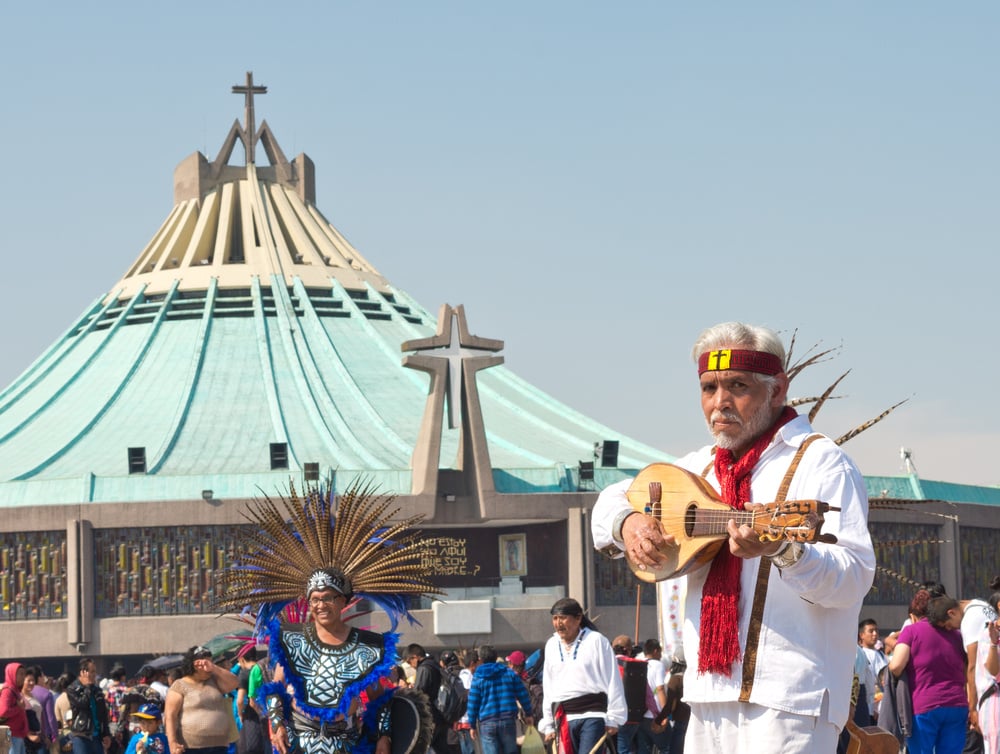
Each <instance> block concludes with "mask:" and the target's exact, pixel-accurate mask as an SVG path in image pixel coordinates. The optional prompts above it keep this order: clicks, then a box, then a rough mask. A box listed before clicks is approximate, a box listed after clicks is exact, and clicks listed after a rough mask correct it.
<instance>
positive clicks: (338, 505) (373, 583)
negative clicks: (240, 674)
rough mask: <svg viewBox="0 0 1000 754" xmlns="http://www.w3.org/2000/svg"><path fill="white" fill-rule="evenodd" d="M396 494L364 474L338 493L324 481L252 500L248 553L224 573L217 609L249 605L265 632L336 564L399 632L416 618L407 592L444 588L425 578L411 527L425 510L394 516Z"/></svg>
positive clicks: (433, 591)
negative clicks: (302, 490)
mask: <svg viewBox="0 0 1000 754" xmlns="http://www.w3.org/2000/svg"><path fill="white" fill-rule="evenodd" d="M394 499H395V497H394V496H392V495H387V494H382V493H379V492H377V490H376V489H375V488H374V487H373V486H372V484H371V483H370V482H366V481H365V480H363V479H360V478H359V479H356V480H355V481H354V482H352V483H351V485H350V487H349V488H348V490H347V491H346V492H345V493H344V494H343V495H341V496H340V497H336V496H335V495H334V494H333V491H332V490H331V489H324V488H322V487H317V488H309V489H307V490H306V491H305V493H304V494H303V495H302V496H301V497H300V496H299V495H298V494H297V493H296V491H295V488H294V486H293V487H291V489H290V492H289V496H288V497H287V498H286V497H285V496H283V495H282V496H279V497H278V499H277V500H274V499H272V498H270V497H267V496H266V495H265V496H264V498H263V499H260V500H256V501H254V502H252V503H251V504H250V508H249V511H248V512H247V513H245V514H244V515H245V517H246V518H247V520H248V521H250V522H251V523H252V524H255V525H256V527H257V528H256V530H254V531H252V532H251V533H250V534H249V535H248V540H249V547H248V548H247V552H246V553H245V554H244V555H241V556H239V557H238V558H237V559H236V563H235V564H234V565H233V566H231V567H230V568H228V569H227V571H226V576H225V590H224V594H223V596H222V597H221V599H220V600H219V607H220V608H221V609H223V610H233V611H239V610H242V609H243V608H245V607H248V606H249V607H250V608H251V609H252V610H255V612H256V624H257V633H258V634H259V635H262V634H263V633H264V630H263V629H264V628H265V627H266V626H267V625H268V624H269V623H270V622H271V621H272V620H273V619H274V618H276V617H277V616H278V614H279V613H280V612H281V611H282V610H283V609H285V608H286V606H289V607H291V606H294V605H296V604H299V603H300V601H302V600H303V599H304V597H305V596H306V595H307V590H308V589H309V583H310V581H311V580H314V578H315V577H316V576H317V574H318V572H320V571H329V570H331V569H332V570H333V571H335V572H339V573H340V574H342V576H343V577H344V582H343V584H342V587H343V586H346V588H347V591H349V592H351V593H352V594H353V595H355V596H357V597H358V598H361V599H368V600H371V601H372V602H373V603H375V604H376V605H378V606H379V607H380V608H382V609H383V610H385V612H386V613H387V614H388V615H389V619H390V620H391V621H392V630H393V631H395V629H396V627H397V625H398V624H399V619H400V618H403V617H405V618H406V619H407V620H408V621H409V622H410V623H411V624H413V623H416V620H415V619H414V617H413V616H412V615H411V614H410V611H409V610H408V609H407V607H406V596H407V595H431V594H441V591H440V590H439V589H438V588H437V587H435V586H434V585H433V584H431V583H430V582H429V581H428V580H427V575H428V572H427V569H426V568H425V567H424V566H422V565H421V563H420V557H419V553H418V552H417V549H416V537H417V533H416V532H413V531H408V530H409V529H410V528H411V527H412V526H413V525H414V524H416V523H418V522H419V521H421V520H422V516H413V517H410V518H407V519H402V520H399V521H395V522H393V521H392V520H391V519H392V518H393V516H395V515H396V514H397V513H398V512H399V509H398V508H395V509H393V510H391V511H390V510H389V506H390V505H391V504H392V502H393V500H394ZM339 591H343V588H341V589H339ZM347 596H348V597H350V596H351V595H350V594H348V595H347Z"/></svg>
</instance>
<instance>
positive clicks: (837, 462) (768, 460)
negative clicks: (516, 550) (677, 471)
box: [592, 416, 875, 728]
mask: <svg viewBox="0 0 1000 754" xmlns="http://www.w3.org/2000/svg"><path fill="white" fill-rule="evenodd" d="M810 434H812V428H811V427H810V426H809V422H808V420H807V419H806V417H804V416H799V417H797V418H795V419H793V420H792V421H791V422H789V423H788V424H786V425H784V426H783V427H782V428H781V429H779V430H778V433H777V435H776V436H775V439H774V441H772V443H771V445H769V446H768V448H767V449H766V450H765V451H764V453H763V454H762V456H761V459H760V461H759V462H758V463H757V466H756V467H755V468H754V471H753V476H752V477H751V495H752V498H753V501H754V502H771V501H773V500H774V498H775V496H776V495H777V492H778V487H779V486H780V484H781V482H782V480H783V479H784V477H785V474H786V472H787V471H788V467H789V464H790V463H791V460H792V458H793V456H794V455H795V453H796V451H797V450H798V448H799V446H800V445H801V444H802V443H803V441H804V440H805V439H806V438H807V437H808V436H809V435H810ZM711 460H712V452H711V446H707V447H705V448H702V449H701V450H699V451H697V452H695V453H692V454H690V455H687V456H685V457H684V458H681V459H680V460H678V461H677V464H676V465H678V466H680V467H682V468H686V469H688V470H689V471H692V472H693V473H695V474H700V473H701V472H702V470H703V469H704V468H705V467H706V466H707V465H708V464H709V463H710V462H711ZM707 480H708V481H709V482H710V483H711V485H712V486H713V487H714V488H715V489H718V488H719V485H718V481H717V480H716V478H715V473H714V470H712V471H710V472H709V474H708V476H707ZM630 483H631V481H630V480H625V481H624V482H620V483H618V484H615V485H612V486H611V487H608V488H607V489H605V490H604V491H603V492H602V493H601V495H600V497H599V498H598V500H597V504H596V506H595V507H594V512H593V518H592V533H593V536H594V546H595V547H596V548H597V549H602V548H604V547H606V546H608V545H610V544H613V540H612V536H611V527H612V526H613V523H614V519H615V516H616V515H617V514H618V513H619V512H620V511H622V510H624V509H627V508H631V505H630V504H629V502H628V499H627V498H626V497H625V492H626V491H627V489H628V487H629V485H630ZM787 499H788V500H795V499H810V500H822V501H825V502H827V503H829V504H830V505H832V506H836V507H839V508H840V509H841V510H840V511H829V512H827V513H826V514H825V523H824V524H823V529H822V530H823V532H824V533H827V534H833V535H835V536H836V537H837V539H838V542H837V544H833V545H828V544H822V543H820V544H807V545H806V546H805V550H804V552H803V555H802V558H801V560H799V561H798V562H797V563H795V564H794V565H792V566H790V567H788V568H785V569H783V570H779V569H778V568H776V567H774V566H772V571H771V578H770V581H769V584H768V589H767V600H766V602H765V604H764V612H763V617H762V626H761V630H760V638H759V644H758V656H757V663H756V667H755V671H754V678H753V688H752V691H751V694H750V702H751V703H754V704H759V705H762V706H765V707H770V708H773V709H777V710H783V711H786V712H792V713H795V714H799V715H810V716H815V717H818V716H819V715H820V713H821V710H822V708H823V700H824V697H827V696H829V712H828V716H829V717H828V719H829V721H830V722H832V723H833V724H834V725H836V726H837V727H838V728H843V726H844V724H845V723H846V721H847V714H848V710H849V708H850V702H851V684H852V682H853V678H852V676H853V668H854V660H855V656H856V654H857V646H858V645H857V633H858V625H857V621H858V613H859V612H860V610H861V602H862V600H863V599H864V596H865V594H867V592H868V590H869V589H870V588H871V585H872V581H873V580H874V578H875V553H874V550H873V549H872V543H871V537H870V536H869V533H868V496H867V492H866V489H865V483H864V479H863V477H862V476H861V472H860V471H858V468H857V467H856V466H855V465H854V462H853V461H851V459H850V458H849V457H848V456H847V455H846V454H845V453H844V452H843V451H842V450H841V449H840V448H839V447H838V446H837V445H836V444H835V443H834V442H833V441H832V440H830V439H828V438H822V439H820V440H817V441H815V442H814V443H813V444H812V445H811V446H810V447H809V449H808V450H807V451H806V453H805V455H804V456H803V457H802V460H801V462H800V464H799V468H798V471H797V472H796V474H795V476H794V478H793V479H792V483H791V486H790V487H789V490H788V495H787ZM618 546H619V547H620V546H621V545H620V544H619V545H618ZM759 562H760V559H759V558H754V559H752V560H744V561H743V568H742V572H741V574H742V575H741V581H740V585H741V591H740V600H739V642H740V648H741V649H743V650H745V648H746V639H747V632H748V630H749V624H750V611H751V606H752V603H753V595H754V588H755V584H756V580H757V568H758V564H759ZM708 570H709V569H708V568H707V567H704V568H701V569H699V570H697V571H694V572H693V573H691V574H689V575H688V576H687V577H686V579H687V597H686V600H685V605H684V608H685V615H684V629H683V632H684V653H685V655H686V657H687V660H688V665H689V667H690V668H691V670H690V672H688V673H686V674H685V679H684V700H685V701H686V702H689V703H698V702H727V701H737V700H738V699H739V695H740V686H741V682H742V676H743V664H742V662H736V663H734V664H733V668H732V675H731V676H729V677H727V676H725V675H721V674H717V673H699V672H698V627H699V622H700V619H701V592H702V587H703V586H704V583H705V578H706V577H707V575H708ZM664 583H669V582H664ZM661 594H662V586H661Z"/></svg>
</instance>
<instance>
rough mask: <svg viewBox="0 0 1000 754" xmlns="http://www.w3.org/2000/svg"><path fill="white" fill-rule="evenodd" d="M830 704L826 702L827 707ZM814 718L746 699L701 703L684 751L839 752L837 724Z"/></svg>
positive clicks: (734, 753)
mask: <svg viewBox="0 0 1000 754" xmlns="http://www.w3.org/2000/svg"><path fill="white" fill-rule="evenodd" d="M825 707H826V705H824V708H825ZM826 718H827V715H826V714H825V709H824V714H822V715H820V716H819V717H812V716H810V715H796V714H794V713H792V712H783V711H781V710H776V709H771V708H769V707H762V706H761V705H759V704H747V703H744V702H698V703H694V704H692V705H691V722H690V723H688V729H687V734H686V735H685V737H684V750H685V751H690V752H698V754H835V752H836V751H837V738H838V737H839V735H840V733H839V731H838V730H837V726H835V725H834V724H833V723H831V722H829V720H827V719H826Z"/></svg>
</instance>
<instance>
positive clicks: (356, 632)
mask: <svg viewBox="0 0 1000 754" xmlns="http://www.w3.org/2000/svg"><path fill="white" fill-rule="evenodd" d="M268 631H269V633H270V635H271V637H270V641H269V645H270V647H271V651H272V653H273V654H274V659H275V662H276V664H278V665H280V666H281V668H282V669H283V670H284V673H285V684H284V685H282V684H280V683H273V682H272V683H269V684H265V685H264V687H263V688H262V690H261V702H262V703H265V704H266V705H267V708H268V710H269V716H270V717H271V718H272V719H274V718H276V717H280V718H281V719H282V722H284V723H285V724H286V725H287V726H289V730H290V731H292V732H293V733H294V739H295V741H296V744H297V747H298V749H299V750H300V751H302V752H303V753H304V754H336V753H337V752H347V751H350V752H357V751H368V750H370V749H371V748H372V747H373V745H374V740H375V739H376V738H378V736H379V735H382V734H385V735H388V734H390V732H391V719H390V714H389V705H387V704H386V702H387V701H388V700H389V699H390V698H391V696H392V695H391V693H385V694H383V695H382V696H380V697H378V698H377V699H373V700H369V703H368V705H367V707H366V708H364V709H363V708H362V705H361V703H360V702H361V693H362V692H363V691H364V690H365V689H366V688H367V687H369V686H371V685H372V684H373V683H378V680H379V679H380V678H383V677H386V676H388V674H389V671H390V670H391V669H392V667H393V665H394V658H395V652H396V641H397V636H396V634H392V633H390V634H377V633H373V632H371V631H364V630H361V629H357V628H352V629H351V633H350V634H349V635H348V637H347V640H346V641H344V642H343V644H340V645H332V644H324V643H323V642H322V641H321V640H320V639H319V638H318V637H317V636H316V629H315V627H314V626H313V624H311V623H300V624H285V625H281V624H280V623H279V622H278V621H277V620H275V621H272V623H271V625H270V626H269V628H268ZM289 692H290V693H289ZM362 711H363V712H364V714H362Z"/></svg>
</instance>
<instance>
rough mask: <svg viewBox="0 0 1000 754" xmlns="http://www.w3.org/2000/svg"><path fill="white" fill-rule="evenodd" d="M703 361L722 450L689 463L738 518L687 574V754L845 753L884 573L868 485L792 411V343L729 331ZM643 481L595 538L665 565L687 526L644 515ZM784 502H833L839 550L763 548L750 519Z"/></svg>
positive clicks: (712, 337) (738, 328) (601, 518)
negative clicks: (877, 582) (864, 631)
mask: <svg viewBox="0 0 1000 754" xmlns="http://www.w3.org/2000/svg"><path fill="white" fill-rule="evenodd" d="M693 356H694V360H695V362H696V363H697V364H698V377H699V384H700V391H701V406H702V410H703V411H704V414H705V420H706V421H707V423H708V428H709V430H710V431H711V433H712V435H713V437H714V439H715V443H714V444H713V445H711V446H708V447H705V448H702V449H701V450H699V451H696V452H694V453H691V454H689V455H687V456H684V457H683V458H680V459H679V460H678V461H677V462H676V465H677V466H680V467H682V468H684V469H687V470H688V471H690V472H692V473H693V474H696V475H701V476H702V477H703V478H704V480H705V481H706V482H707V483H708V484H709V485H711V487H712V488H714V489H715V490H718V491H719V492H720V497H721V499H722V500H723V502H724V503H726V504H728V505H729V507H730V508H733V509H734V511H733V516H732V518H730V519H729V521H728V522H727V524H726V533H727V535H728V537H727V539H726V540H725V543H724V544H723V545H722V546H721V548H720V549H719V551H718V553H717V554H716V555H715V557H714V558H712V559H711V560H710V561H709V563H708V564H707V565H703V566H701V567H698V568H696V569H693V570H692V571H691V572H690V573H688V575H687V576H686V577H685V578H686V579H687V597H686V600H685V604H684V612H685V617H684V651H685V654H686V656H687V659H688V662H689V663H691V664H692V667H691V668H689V670H688V673H687V674H686V676H687V677H686V678H685V683H684V700H685V701H686V702H688V703H689V704H690V705H691V720H690V724H689V727H688V730H687V739H686V740H687V742H688V743H687V747H688V748H689V750H691V751H697V752H699V753H700V754H701V753H702V752H718V753H719V754H723V753H725V754H731V753H733V752H736V753H738V752H750V751H753V752H771V751H780V752H782V754H792V753H794V752H803V753H805V752H808V754H826V753H829V754H833V752H834V751H835V750H836V748H837V737H838V733H839V730H840V729H841V728H842V727H843V726H844V724H845V722H846V720H847V715H848V707H849V705H850V700H851V682H852V677H851V675H852V669H853V667H854V656H855V653H856V644H855V642H854V636H855V632H856V627H857V626H856V622H857V619H858V612H859V610H860V608H861V601H862V599H863V597H864V595H865V594H866V593H867V591H868V589H869V588H870V587H871V584H872V580H873V578H874V573H875V556H874V552H873V550H872V543H871V538H870V536H869V534H868V528H867V518H868V499H867V495H866V492H865V484H864V480H863V478H862V476H861V473H860V472H859V471H858V469H857V467H856V466H855V465H854V463H853V462H852V461H851V460H850V459H849V458H848V457H847V456H846V455H845V454H844V453H843V452H842V451H841V450H840V448H839V447H838V446H837V445H836V444H835V443H834V442H832V441H831V440H830V439H828V438H826V437H823V436H822V435H818V434H815V433H814V432H813V431H812V428H811V427H810V425H809V421H808V420H807V418H806V417H804V416H799V415H797V414H796V412H795V410H794V409H792V408H791V407H789V406H786V405H785V404H786V399H787V394H788V380H789V378H788V375H787V374H786V373H785V349H784V346H783V345H782V343H781V341H780V339H779V338H778V336H777V335H776V334H775V333H773V332H772V331H770V330H768V329H766V328H762V327H757V326H753V325H745V324H742V323H735V322H729V323H724V324H720V325H716V326H714V327H711V328H709V329H708V330H705V331H704V332H703V333H702V334H701V336H700V337H699V338H698V340H697V342H696V343H695V346H694V349H693ZM630 484H631V482H630V481H629V480H626V481H625V482H622V483H619V484H616V485H614V486H612V487H609V488H607V489H606V490H604V492H602V493H601V495H600V498H599V499H598V502H597V505H596V507H595V509H594V514H593V526H592V528H593V535H594V544H595V547H597V548H598V549H599V550H602V551H603V552H606V553H608V554H611V553H614V555H616V556H619V557H620V556H621V555H622V554H626V555H627V556H628V558H629V559H630V561H631V562H632V564H633V565H634V566H635V567H637V568H639V569H650V570H652V569H655V568H656V567H657V566H659V565H661V564H662V563H663V562H664V561H665V559H666V558H665V555H664V553H667V552H670V551H671V548H674V547H676V539H675V535H676V536H678V537H679V536H680V532H675V533H674V534H671V533H670V532H669V531H667V530H666V529H665V528H664V523H665V522H666V521H667V519H668V515H667V514H668V511H666V510H664V511H663V515H662V516H661V517H659V518H657V517H654V516H653V515H649V514H647V513H645V512H643V511H641V510H635V509H634V508H633V507H632V505H631V504H630V502H629V499H628V498H627V497H626V493H627V492H628V490H629V487H630ZM776 500H819V501H824V502H826V503H828V504H829V505H830V506H832V508H831V509H830V510H831V512H830V513H828V514H827V515H826V518H825V527H824V532H825V533H826V535H833V536H835V537H836V543H835V544H833V543H830V542H829V541H817V542H809V543H802V542H798V541H795V542H793V541H791V540H788V539H784V540H778V541H762V540H761V538H760V537H759V535H758V532H757V530H756V529H755V528H753V527H752V526H750V525H748V524H747V523H746V518H745V517H743V515H742V514H741V515H740V516H739V517H738V516H737V513H736V512H737V511H743V510H746V511H752V510H754V509H757V508H758V506H760V505H761V504H763V503H768V502H772V501H776ZM737 518H739V520H740V521H741V522H742V523H737ZM824 539H826V540H829V539H830V537H829V536H825V537H824Z"/></svg>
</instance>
